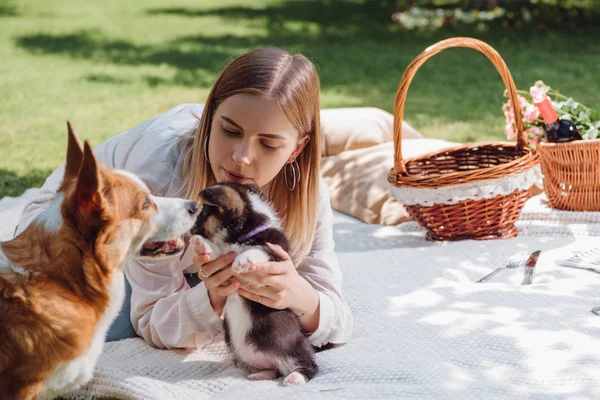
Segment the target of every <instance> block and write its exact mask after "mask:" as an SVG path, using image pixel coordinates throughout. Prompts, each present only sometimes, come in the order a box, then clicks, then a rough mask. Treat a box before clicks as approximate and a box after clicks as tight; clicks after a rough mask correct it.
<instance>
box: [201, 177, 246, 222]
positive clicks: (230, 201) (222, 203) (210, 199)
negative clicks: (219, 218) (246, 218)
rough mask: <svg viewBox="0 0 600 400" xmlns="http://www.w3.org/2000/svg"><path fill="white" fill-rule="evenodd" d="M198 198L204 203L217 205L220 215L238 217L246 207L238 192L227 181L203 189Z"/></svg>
mask: <svg viewBox="0 0 600 400" xmlns="http://www.w3.org/2000/svg"><path fill="white" fill-rule="evenodd" d="M200 198H201V199H202V202H203V203H204V204H206V205H209V206H215V207H218V208H219V212H220V213H221V214H222V215H225V216H227V217H230V218H237V217H240V216H241V215H242V214H243V212H244V210H245V209H246V204H245V202H244V200H243V199H242V196H241V195H240V192H239V191H238V190H237V189H234V188H233V187H232V186H231V185H230V184H227V183H225V184H219V185H215V186H211V187H209V188H206V189H204V190H203V191H202V192H200Z"/></svg>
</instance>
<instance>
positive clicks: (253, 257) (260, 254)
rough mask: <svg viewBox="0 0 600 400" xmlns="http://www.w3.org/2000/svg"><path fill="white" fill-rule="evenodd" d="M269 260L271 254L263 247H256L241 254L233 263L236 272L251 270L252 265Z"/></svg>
mask: <svg viewBox="0 0 600 400" xmlns="http://www.w3.org/2000/svg"><path fill="white" fill-rule="evenodd" d="M267 261H269V255H268V254H267V253H266V252H265V251H264V250H263V249H261V248H259V247H255V248H252V249H250V250H246V251H245V252H243V253H241V254H239V255H238V256H237V257H236V259H235V260H234V261H233V264H232V265H231V270H232V271H233V273H234V274H243V273H246V272H249V271H250V267H252V266H253V265H258V264H261V263H264V262H267Z"/></svg>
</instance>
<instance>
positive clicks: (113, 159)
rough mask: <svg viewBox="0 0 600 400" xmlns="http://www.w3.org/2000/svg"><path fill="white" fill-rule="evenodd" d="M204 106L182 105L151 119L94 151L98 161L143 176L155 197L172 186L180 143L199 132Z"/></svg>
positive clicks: (179, 152) (179, 155)
mask: <svg viewBox="0 0 600 400" xmlns="http://www.w3.org/2000/svg"><path fill="white" fill-rule="evenodd" d="M203 109H204V106H203V105H202V104H181V105H178V106H176V107H173V108H171V109H170V110H168V111H166V112H164V113H162V114H160V115H157V116H155V117H153V118H150V119H148V120H146V121H144V122H142V123H141V124H139V125H137V126H136V127H134V128H131V129H129V130H127V131H125V132H123V133H121V134H119V135H117V136H115V137H113V138H112V139H109V140H108V141H106V142H104V143H102V144H101V145H99V146H98V147H96V149H95V153H96V155H97V157H98V158H99V161H102V162H104V163H107V164H108V165H109V166H111V167H113V168H122V169H126V170H128V171H131V172H134V173H136V174H138V175H139V176H140V178H142V179H143V180H144V181H145V182H146V183H147V184H148V185H149V186H150V188H151V190H152V191H153V192H154V193H155V194H159V193H160V192H161V191H162V189H164V188H165V187H166V186H168V185H169V184H170V181H171V179H172V177H173V173H174V172H175V168H176V166H177V164H178V160H179V159H180V157H181V146H179V144H180V143H181V141H182V140H183V139H184V138H186V137H189V136H191V135H193V134H194V132H195V131H196V129H197V127H198V124H199V120H200V117H201V115H202V111H203Z"/></svg>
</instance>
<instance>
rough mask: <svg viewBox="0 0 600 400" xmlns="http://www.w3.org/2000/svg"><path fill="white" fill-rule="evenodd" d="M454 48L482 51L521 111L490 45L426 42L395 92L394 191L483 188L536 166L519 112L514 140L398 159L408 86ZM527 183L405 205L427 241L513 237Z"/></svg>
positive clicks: (457, 40) (511, 84)
mask: <svg viewBox="0 0 600 400" xmlns="http://www.w3.org/2000/svg"><path fill="white" fill-rule="evenodd" d="M454 47H467V48H472V49H475V50H478V51H480V52H481V53H483V54H484V55H486V56H487V57H488V58H489V59H490V61H491V62H492V63H493V64H494V66H495V67H496V69H497V70H498V72H499V73H500V75H501V77H502V80H503V81H504V85H505V87H506V88H507V89H508V93H509V98H510V101H511V102H512V105H513V110H519V109H520V107H519V100H518V96H517V90H516V87H515V84H514V81H513V78H512V76H511V74H510V72H509V70H508V68H507V66H506V64H505V63H504V60H502V57H500V55H499V54H498V52H497V51H496V50H494V49H493V48H492V47H490V46H489V45H487V44H486V43H484V42H481V41H479V40H476V39H471V38H462V37H458V38H453V39H447V40H443V41H441V42H438V43H436V44H435V45H433V46H430V47H429V48H427V49H426V50H425V51H424V52H422V53H421V54H420V55H419V56H417V58H415V59H414V60H413V62H412V63H411V64H410V65H409V66H408V67H407V68H406V71H405V72H404V75H403V76H402V80H401V81H400V86H399V87H398V92H397V94H396V100H395V103H394V168H393V169H392V170H391V171H390V173H389V176H388V180H389V182H390V183H391V184H392V185H393V186H395V188H394V190H396V189H401V190H404V191H405V192H406V193H408V192H410V193H423V192H428V191H427V189H433V190H440V189H442V188H445V189H447V187H452V186H454V187H458V186H464V185H467V184H471V187H473V186H474V187H477V186H478V185H480V184H483V185H484V186H485V185H486V184H487V183H489V182H491V181H494V182H497V181H502V180H503V179H506V178H507V177H509V176H513V175H515V174H520V175H522V174H528V173H529V172H531V171H533V169H534V168H535V169H537V170H539V156H538V155H537V153H536V152H535V151H534V150H533V149H531V148H530V147H529V146H528V145H527V141H526V137H525V132H524V128H523V122H522V120H521V115H520V113H516V115H515V121H516V125H517V131H518V134H517V142H516V144H515V143H511V142H481V143H474V144H466V145H462V146H457V147H452V148H448V149H443V150H441V151H437V152H433V153H428V154H425V155H422V156H419V157H413V158H410V159H406V160H404V159H402V120H403V118H404V105H405V101H406V95H407V92H408V88H409V85H410V83H411V81H412V80H413V78H414V76H415V74H416V72H417V70H418V68H419V67H420V66H421V65H422V64H423V63H424V62H425V61H426V60H428V59H429V58H431V57H432V56H434V55H435V54H438V53H440V52H441V51H443V50H446V49H449V48H454ZM530 170H531V171H530ZM520 175H519V176H520ZM528 182H531V179H529V181H528ZM531 186H532V184H528V185H526V187H520V188H518V189H515V190H514V191H512V192H510V193H498V195H495V192H494V191H493V190H492V191H490V192H488V193H486V195H485V196H481V197H478V198H466V199H464V200H460V201H453V199H448V201H447V202H443V203H441V204H440V203H437V204H427V203H423V202H421V203H420V200H419V198H416V197H413V198H414V201H413V204H407V203H406V202H404V204H405V207H406V209H407V210H408V212H409V213H410V214H411V216H412V217H413V218H414V219H415V220H416V221H417V222H419V224H420V225H421V226H423V227H424V228H425V229H426V230H427V238H428V239H429V240H463V239H480V240H482V239H496V238H510V237H514V236H516V235H517V229H516V227H515V226H514V223H515V221H516V220H517V218H518V216H519V214H520V212H521V210H522V208H523V205H524V204H525V201H526V200H527V199H528V198H529V196H530V188H531ZM415 189H417V190H415ZM423 189H424V190H423ZM411 190H412V192H411ZM429 192H431V190H429Z"/></svg>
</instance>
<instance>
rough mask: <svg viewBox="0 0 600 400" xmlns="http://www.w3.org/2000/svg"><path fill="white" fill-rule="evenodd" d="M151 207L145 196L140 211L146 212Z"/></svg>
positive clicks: (148, 198)
mask: <svg viewBox="0 0 600 400" xmlns="http://www.w3.org/2000/svg"><path fill="white" fill-rule="evenodd" d="M151 205H152V202H151V201H150V197H148V196H146V198H145V199H144V204H143V205H142V210H144V211H146V210H147V209H149V208H150V206H151Z"/></svg>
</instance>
